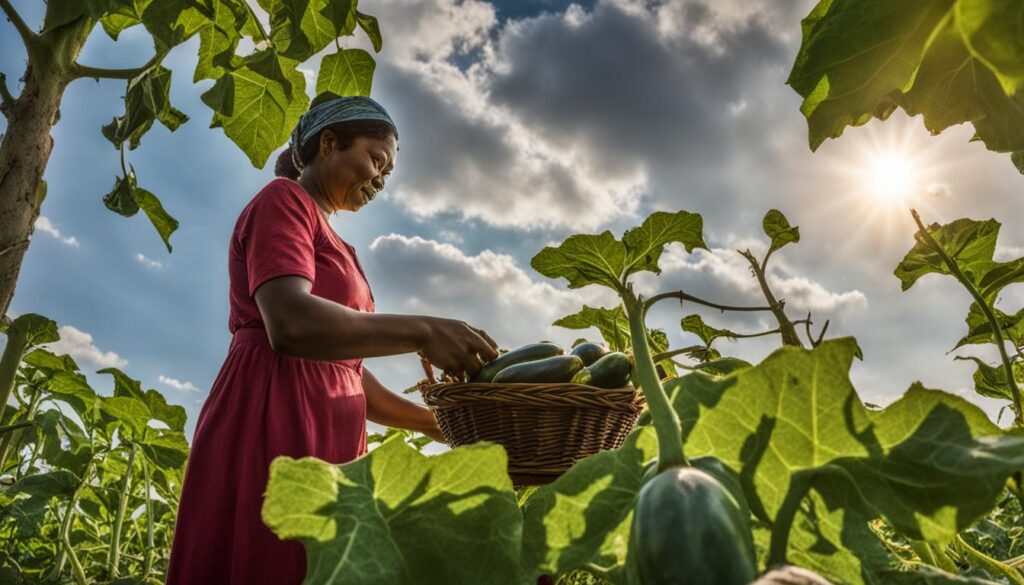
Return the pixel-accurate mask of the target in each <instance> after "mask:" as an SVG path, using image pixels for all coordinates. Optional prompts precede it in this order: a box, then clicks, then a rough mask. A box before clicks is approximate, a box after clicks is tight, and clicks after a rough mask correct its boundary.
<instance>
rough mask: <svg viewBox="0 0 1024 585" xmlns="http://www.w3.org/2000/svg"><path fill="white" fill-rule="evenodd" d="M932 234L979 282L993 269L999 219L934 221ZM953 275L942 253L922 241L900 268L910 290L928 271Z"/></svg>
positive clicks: (899, 272)
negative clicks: (941, 222)
mask: <svg viewBox="0 0 1024 585" xmlns="http://www.w3.org/2000/svg"><path fill="white" fill-rule="evenodd" d="M928 233H929V234H930V235H931V236H932V238H933V239H934V240H935V242H936V243H937V244H938V245H939V246H940V247H941V248H942V250H943V251H944V252H945V253H946V255H948V256H949V257H950V258H951V259H952V260H953V261H954V262H955V263H956V265H957V266H958V267H959V268H960V269H961V270H962V271H963V272H964V273H965V274H967V275H968V276H970V277H971V280H972V281H974V283H975V284H977V283H979V282H980V281H981V279H982V278H983V277H984V275H985V274H986V273H987V272H988V271H989V270H990V269H992V268H994V267H995V266H994V265H995V264H997V263H995V262H993V261H992V255H993V254H994V253H995V250H996V238H998V237H999V222H997V221H996V220H994V219H989V220H986V221H975V220H973V219H958V220H956V221H954V222H952V223H948V224H946V225H939V224H932V225H930V226H928ZM932 273H935V274H946V275H949V274H952V273H951V272H950V270H949V267H948V266H946V263H945V262H944V261H943V259H942V256H941V255H940V254H939V253H938V252H937V251H935V250H934V249H933V248H932V247H931V246H930V245H929V244H927V243H925V242H923V241H920V240H919V241H918V242H917V243H916V244H914V247H913V248H911V250H910V252H908V253H907V255H906V256H905V257H904V258H903V261H902V262H900V263H899V265H898V266H897V267H896V271H895V274H896V277H897V278H899V279H900V282H901V283H902V285H903V290H907V289H909V288H910V287H911V286H913V285H914V283H915V282H917V279H919V278H921V277H922V276H924V275H925V274H932Z"/></svg>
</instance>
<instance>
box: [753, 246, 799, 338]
mask: <svg viewBox="0 0 1024 585" xmlns="http://www.w3.org/2000/svg"><path fill="white" fill-rule="evenodd" d="M739 254H740V256H743V257H744V258H746V259H747V262H749V263H750V268H751V270H753V271H754V277H756V278H757V283H758V284H759V285H761V292H762V293H763V294H764V298H765V299H766V300H767V301H768V306H769V310H770V311H771V312H772V315H775V320H776V321H778V322H779V332H780V333H781V334H782V344H783V345H792V346H796V347H803V346H804V344H803V342H801V341H800V338H799V337H797V334H796V328H795V327H793V322H792V321H790V320H789V317H788V316H786V310H785V304H784V303H782V302H780V301H778V300H776V298H775V295H774V294H772V289H771V287H769V286H768V277H767V274H766V272H765V271H764V269H763V268H762V266H761V265H760V264H758V263H757V258H754V255H753V254H751V253H750V250H746V251H743V252H739ZM765 261H766V263H767V258H766V259H765Z"/></svg>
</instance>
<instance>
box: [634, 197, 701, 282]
mask: <svg viewBox="0 0 1024 585" xmlns="http://www.w3.org/2000/svg"><path fill="white" fill-rule="evenodd" d="M703 229H704V218H702V217H701V216H700V214H697V213H690V212H688V211H677V212H675V213H669V212H666V211H656V212H654V213H652V214H651V215H650V217H648V218H647V219H645V220H644V223H643V224H642V225H640V226H639V227H635V228H633V229H631V230H629V231H627V232H626V233H625V234H623V235H622V243H623V245H625V247H626V272H627V274H632V273H634V272H640V271H642V270H647V271H650V272H654V273H656V274H661V268H659V267H658V260H659V259H660V258H661V253H662V251H664V249H665V245H667V244H671V243H673V242H678V243H681V244H682V245H683V247H685V248H686V251H687V252H692V251H693V249H694V248H704V249H707V244H705V243H704V235H703Z"/></svg>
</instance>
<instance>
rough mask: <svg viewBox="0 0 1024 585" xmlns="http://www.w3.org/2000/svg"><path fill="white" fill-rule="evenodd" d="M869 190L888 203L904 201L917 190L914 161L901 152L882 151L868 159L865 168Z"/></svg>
mask: <svg viewBox="0 0 1024 585" xmlns="http://www.w3.org/2000/svg"><path fill="white" fill-rule="evenodd" d="M864 178H865V180H866V183H867V184H866V187H867V190H868V191H869V192H870V193H871V194H872V195H874V196H875V197H877V198H878V199H881V200H883V201H885V202H888V203H897V204H902V203H904V202H905V201H906V200H907V198H909V197H910V196H911V195H912V194H913V193H914V191H915V189H916V187H917V183H918V177H917V169H916V168H915V165H914V163H913V161H911V160H910V159H909V158H907V157H906V156H905V155H903V154H902V153H899V152H880V153H877V154H875V155H874V156H872V157H871V158H870V160H869V161H868V163H867V165H866V168H865V177H864Z"/></svg>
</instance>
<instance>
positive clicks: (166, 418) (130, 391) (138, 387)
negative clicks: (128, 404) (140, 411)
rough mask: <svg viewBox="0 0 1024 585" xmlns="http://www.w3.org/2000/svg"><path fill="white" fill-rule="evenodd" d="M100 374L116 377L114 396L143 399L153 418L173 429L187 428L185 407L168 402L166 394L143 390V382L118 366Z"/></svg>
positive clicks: (105, 369) (101, 371)
mask: <svg viewBox="0 0 1024 585" xmlns="http://www.w3.org/2000/svg"><path fill="white" fill-rule="evenodd" d="M97 373H99V374H110V375H111V376H113V378H114V396H127V397H131V398H137V399H139V400H141V401H142V402H143V403H144V404H145V405H146V407H147V408H149V412H150V415H151V416H152V418H154V419H156V420H158V421H161V422H163V423H165V424H167V426H168V427H170V429H171V430H174V431H183V430H184V429H185V419H186V414H185V408H184V407H182V406H178V405H176V404H174V405H171V404H167V399H166V398H164V395H163V394H161V393H159V392H157V391H156V390H146V391H143V390H142V384H141V383H140V382H139V381H138V380H135V379H132V378H130V377H128V376H127V375H126V374H125V373H124V372H122V371H121V370H119V369H117V368H104V369H102V370H99V371H98V372H97Z"/></svg>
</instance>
